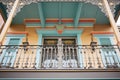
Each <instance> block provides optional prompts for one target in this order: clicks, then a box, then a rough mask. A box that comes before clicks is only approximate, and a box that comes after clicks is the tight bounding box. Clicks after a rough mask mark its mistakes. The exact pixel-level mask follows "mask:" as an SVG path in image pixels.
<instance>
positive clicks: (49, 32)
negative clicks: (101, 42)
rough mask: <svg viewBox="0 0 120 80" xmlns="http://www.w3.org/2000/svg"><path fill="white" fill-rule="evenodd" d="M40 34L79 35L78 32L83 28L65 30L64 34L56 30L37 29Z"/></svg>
mask: <svg viewBox="0 0 120 80" xmlns="http://www.w3.org/2000/svg"><path fill="white" fill-rule="evenodd" d="M36 31H37V33H38V34H42V35H43V36H77V34H81V33H82V31H83V29H80V30H79V29H77V30H76V29H75V30H63V33H62V34H58V32H57V31H56V30H36Z"/></svg>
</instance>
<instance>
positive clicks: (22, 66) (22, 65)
mask: <svg viewBox="0 0 120 80" xmlns="http://www.w3.org/2000/svg"><path fill="white" fill-rule="evenodd" d="M25 55H26V49H25V47H24V53H23V58H22V64H21V68H24V61H25Z"/></svg>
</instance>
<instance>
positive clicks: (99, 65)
mask: <svg viewBox="0 0 120 80" xmlns="http://www.w3.org/2000/svg"><path fill="white" fill-rule="evenodd" d="M95 51H96V52H95V53H96V57H97V64H98V68H101V63H100V59H99V56H98V51H100V48H99V47H98V46H97V48H96V50H95ZM99 53H100V55H101V52H99Z"/></svg>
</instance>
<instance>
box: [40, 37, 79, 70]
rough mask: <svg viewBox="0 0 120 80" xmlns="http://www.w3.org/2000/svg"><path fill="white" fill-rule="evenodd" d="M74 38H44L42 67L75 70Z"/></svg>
mask: <svg viewBox="0 0 120 80" xmlns="http://www.w3.org/2000/svg"><path fill="white" fill-rule="evenodd" d="M75 45H76V38H75V37H45V38H44V39H43V49H42V67H44V68H76V67H77V52H76V48H75Z"/></svg>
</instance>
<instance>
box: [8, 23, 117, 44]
mask: <svg viewBox="0 0 120 80" xmlns="http://www.w3.org/2000/svg"><path fill="white" fill-rule="evenodd" d="M36 29H37V28H34V27H25V25H12V26H11V27H10V28H9V30H8V32H20V31H22V32H23V31H27V32H28V41H29V43H30V44H31V45H37V44H38V34H37V32H36ZM91 31H113V30H112V28H111V26H110V25H94V27H85V28H83V33H82V35H81V41H82V45H89V44H90V42H91V34H90V33H91ZM25 40H26V39H25V38H24V39H23V41H25ZM93 40H94V41H97V40H96V38H93ZM115 43H116V41H115Z"/></svg>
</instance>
